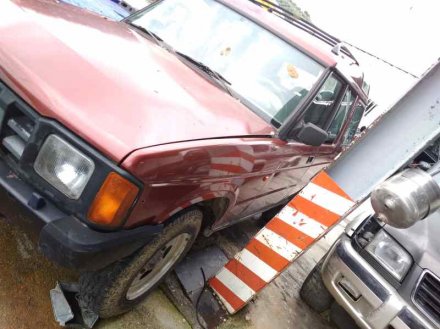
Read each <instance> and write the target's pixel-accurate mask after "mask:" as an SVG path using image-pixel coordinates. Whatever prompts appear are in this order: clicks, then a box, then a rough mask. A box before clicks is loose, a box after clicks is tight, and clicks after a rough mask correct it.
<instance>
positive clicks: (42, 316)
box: [0, 193, 337, 329]
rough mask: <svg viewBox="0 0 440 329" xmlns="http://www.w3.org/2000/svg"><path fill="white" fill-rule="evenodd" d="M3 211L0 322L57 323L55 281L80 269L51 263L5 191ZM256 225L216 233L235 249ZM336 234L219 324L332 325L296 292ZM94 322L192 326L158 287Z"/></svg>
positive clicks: (108, 327)
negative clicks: (127, 308)
mask: <svg viewBox="0 0 440 329" xmlns="http://www.w3.org/2000/svg"><path fill="white" fill-rule="evenodd" d="M0 212H1V214H0V217H1V219H0V328H4V329H9V328H11V329H12V328H14V329H22V328H23V329H28V328H29V329H30V328H32V329H34V328H48V329H50V328H59V326H58V325H57V323H56V322H55V321H54V318H53V315H52V309H51V305H50V299H49V290H50V289H52V288H53V287H54V286H55V283H56V281H72V280H73V281H74V280H75V279H76V278H77V274H76V273H75V272H72V271H67V270H65V269H62V268H59V267H57V266H55V265H53V264H51V263H50V262H49V261H47V260H46V259H45V258H44V257H43V256H42V255H41V254H40V253H39V252H38V250H37V248H36V245H35V242H36V240H37V236H36V235H35V234H34V233H32V232H31V231H30V230H27V229H25V228H23V227H22V226H17V225H15V224H14V222H15V221H21V220H27V219H24V218H23V213H21V212H20V211H17V207H16V205H14V204H13V203H11V202H10V201H8V198H7V197H6V195H4V194H2V193H0ZM260 225H261V224H260ZM249 228H250V230H249V231H248V229H249ZM256 229H258V224H256V223H243V224H241V225H239V226H238V227H236V228H233V229H228V230H226V231H224V232H222V233H217V234H215V235H214V237H213V238H212V239H213V240H214V241H215V242H216V243H217V244H219V245H220V246H221V247H222V248H224V249H225V250H229V252H230V253H233V252H234V251H235V250H239V249H240V246H241V245H243V244H245V243H246V236H247V235H249V234H252V233H253V232H255V230H256ZM247 231H248V232H247ZM249 232H251V233H249ZM336 236H337V233H335V232H333V234H331V235H330V236H328V237H327V238H326V239H323V240H321V241H320V242H319V243H318V244H317V245H315V247H313V248H312V249H311V250H309V251H308V252H307V253H306V254H305V255H304V256H302V257H301V258H300V259H299V260H298V261H297V262H296V263H295V264H293V265H292V266H290V267H289V269H288V270H287V271H285V272H284V273H283V274H282V275H281V276H280V277H278V278H277V279H276V280H275V281H274V282H273V283H272V284H270V285H269V286H268V287H267V288H266V289H265V290H264V291H263V292H262V293H261V294H260V295H259V296H258V298H257V299H256V300H255V301H254V302H252V303H251V304H250V305H249V306H247V307H246V308H245V309H244V310H242V311H241V312H239V313H238V314H237V315H235V316H233V317H231V318H230V319H229V320H227V321H226V322H225V323H224V324H223V325H221V326H220V328H222V329H233V328H257V329H260V328H261V329H263V328H264V329H266V328H280V329H283V328H286V329H287V328H295V329H301V328H304V329H305V328H316V329H321V328H322V329H327V328H332V326H331V325H330V324H329V323H328V322H327V321H326V320H325V319H324V318H323V317H321V316H320V315H318V314H316V313H314V312H312V311H311V310H310V309H309V308H308V307H307V306H306V305H305V304H304V303H302V301H301V300H300V299H299V297H298V293H299V288H300V286H301V283H302V281H303V280H304V278H305V277H306V275H307V274H308V272H309V271H310V270H311V269H312V268H313V266H314V264H315V263H316V262H317V261H318V260H319V259H320V257H321V256H322V255H323V254H324V253H325V251H326V250H327V249H328V247H329V246H330V244H331V242H332V241H333V240H334V238H335V237H336ZM96 328H97V329H104V328H105V329H122V328H130V329H138V328H139V329H140V328H143V329H144V328H152V329H156V328H173V329H180V328H182V329H183V328H190V325H189V323H188V322H187V321H186V320H185V318H184V317H183V316H182V315H181V313H179V311H178V310H177V309H176V308H175V306H174V305H173V303H172V302H171V301H170V300H169V299H168V298H167V297H166V296H165V294H164V293H163V292H162V291H161V290H160V289H158V290H156V291H155V292H154V293H152V294H151V295H150V296H149V297H148V298H147V299H146V300H145V301H144V302H143V303H142V304H141V305H139V306H138V307H137V308H136V309H135V310H133V311H132V312H130V313H127V314H125V315H122V316H120V317H117V318H114V319H109V320H100V321H99V322H98V324H97V325H96Z"/></svg>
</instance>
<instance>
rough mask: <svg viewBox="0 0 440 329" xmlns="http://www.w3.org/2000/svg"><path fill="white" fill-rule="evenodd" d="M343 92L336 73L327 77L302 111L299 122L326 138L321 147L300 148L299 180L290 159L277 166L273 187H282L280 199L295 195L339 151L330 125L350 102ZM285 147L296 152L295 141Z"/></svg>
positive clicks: (343, 87) (334, 130)
mask: <svg viewBox="0 0 440 329" xmlns="http://www.w3.org/2000/svg"><path fill="white" fill-rule="evenodd" d="M346 90H347V85H346V83H345V82H344V80H343V79H341V78H339V77H338V76H337V75H336V74H331V75H330V76H329V77H328V78H327V79H326V81H325V82H324V84H323V85H322V86H321V88H320V89H319V91H318V92H317V93H316V96H315V98H314V99H313V100H312V102H310V104H309V105H308V106H307V108H306V110H305V111H304V112H303V116H302V118H301V119H300V120H302V121H304V123H309V122H310V123H313V124H315V125H317V126H318V127H320V128H322V129H324V130H327V132H329V139H328V140H327V141H326V142H325V143H324V144H323V145H321V146H308V148H306V149H304V148H303V153H302V154H301V161H302V164H303V166H304V171H303V172H302V175H301V176H300V177H298V176H297V171H296V170H295V168H294V167H293V166H292V159H285V161H284V162H283V163H281V166H280V170H281V172H280V174H279V175H278V178H279V179H280V180H281V182H279V181H274V184H280V186H283V188H284V197H288V196H292V195H294V194H296V193H297V192H298V191H299V190H300V189H302V188H303V186H304V185H306V184H307V183H308V181H309V180H310V178H311V177H313V175H314V174H315V173H317V172H318V171H319V170H320V169H322V168H323V167H324V166H325V165H327V164H328V163H330V162H332V161H333V160H334V158H335V157H336V156H337V155H338V154H339V152H340V151H341V147H340V144H339V143H337V137H338V134H339V131H338V129H337V128H338V127H335V125H331V122H332V121H333V118H334V117H336V116H337V114H336V113H338V112H341V113H342V110H341V106H342V105H343V104H344V106H345V107H344V109H346V103H347V102H350V101H351V102H352V100H351V99H350V95H351V94H350V95H349V94H347V92H346ZM347 97H348V98H347ZM340 117H341V115H339V117H338V118H340ZM286 147H287V148H288V149H290V150H291V151H292V152H293V151H294V150H295V149H297V147H298V142H296V141H290V142H289V143H288V145H286ZM294 178H296V180H295V185H292V184H290V183H289V182H290V181H292V179H294Z"/></svg>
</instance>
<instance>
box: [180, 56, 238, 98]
mask: <svg viewBox="0 0 440 329" xmlns="http://www.w3.org/2000/svg"><path fill="white" fill-rule="evenodd" d="M174 53H175V54H176V55H177V56H179V57H182V58H183V59H185V60H187V61H188V62H190V63H191V64H193V65H195V66H196V67H197V68H199V69H200V70H201V71H203V72H205V73H206V74H207V75H208V76H210V77H212V78H214V79H216V80H217V81H218V82H219V83H220V84H221V85H222V87H223V89H225V90H226V91H227V92H228V93H229V95H231V96H233V95H232V92H231V90H230V89H229V86H230V85H231V83H230V82H229V81H228V80H226V78H225V77H223V76H222V75H221V74H220V73H218V72H216V71H214V70H213V69H211V68H210V67H209V66H207V65H206V64H204V63H202V62H200V61H198V60H196V59H194V58H192V57H191V56H189V55H187V54H184V53H182V52H180V51H174ZM228 85H229V86H228Z"/></svg>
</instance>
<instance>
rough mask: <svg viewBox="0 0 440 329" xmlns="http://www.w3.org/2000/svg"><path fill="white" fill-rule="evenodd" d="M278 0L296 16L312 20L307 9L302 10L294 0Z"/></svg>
mask: <svg viewBox="0 0 440 329" xmlns="http://www.w3.org/2000/svg"><path fill="white" fill-rule="evenodd" d="M277 2H278V4H279V5H280V6H281V7H283V8H284V9H286V10H288V11H289V12H291V13H292V14H293V15H294V16H295V17H297V18H302V19H304V20H306V21H309V22H311V18H310V14H309V13H308V12H307V10H302V9H301V8H300V7H299V6H298V5H297V4H296V3H295V2H293V1H292V0H278V1H277Z"/></svg>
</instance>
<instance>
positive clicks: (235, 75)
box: [130, 0, 324, 127]
mask: <svg viewBox="0 0 440 329" xmlns="http://www.w3.org/2000/svg"><path fill="white" fill-rule="evenodd" d="M130 23H131V24H134V25H137V26H140V27H142V28H144V29H146V30H148V31H150V32H153V33H154V34H155V35H157V36H158V37H160V38H161V39H163V40H164V42H166V43H167V44H168V45H169V46H171V47H172V48H173V49H175V50H176V51H178V52H181V53H183V54H185V55H188V56H190V57H191V58H193V59H195V60H197V61H199V62H201V63H203V64H205V65H206V66H208V67H209V68H210V69H212V70H213V71H215V72H218V73H219V74H220V75H221V76H223V77H224V78H225V79H226V80H227V81H228V82H229V83H230V89H231V90H233V91H234V93H236V94H238V95H239V97H240V99H242V100H243V103H245V104H248V105H249V107H250V108H251V109H252V110H254V111H255V112H257V114H259V115H260V116H261V117H263V119H265V120H267V121H268V122H270V123H272V124H273V125H275V126H276V127H279V126H280V125H281V124H282V123H283V122H284V121H285V120H286V119H287V117H288V116H289V115H290V113H292V111H294V110H295V109H296V107H297V106H298V104H299V103H300V101H301V100H302V99H303V98H304V97H306V95H307V94H308V93H309V91H310V89H311V88H312V86H313V85H314V84H315V83H316V82H317V80H318V79H319V77H320V75H321V73H322V72H323V70H324V68H323V66H322V65H320V64H319V63H317V62H316V61H315V60H313V59H312V58H310V57H309V56H307V55H306V54H304V53H303V52H301V51H299V50H298V49H296V48H295V47H293V46H292V45H290V44H289V43H287V42H285V41H283V40H282V39H280V38H279V37H277V36H276V35H274V34H273V33H271V32H269V31H268V30H266V29H264V28H263V27H261V26H260V25H258V24H256V23H254V22H253V21H251V20H249V19H247V18H246V17H243V16H242V15H240V14H238V13H237V12H235V11H234V10H232V9H230V8H228V7H226V6H225V5H223V4H221V3H219V2H216V1H214V0H162V1H158V2H157V3H156V4H154V5H152V6H150V7H148V8H147V9H146V10H144V11H141V12H138V13H137V14H135V15H134V16H132V17H131V18H130Z"/></svg>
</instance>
